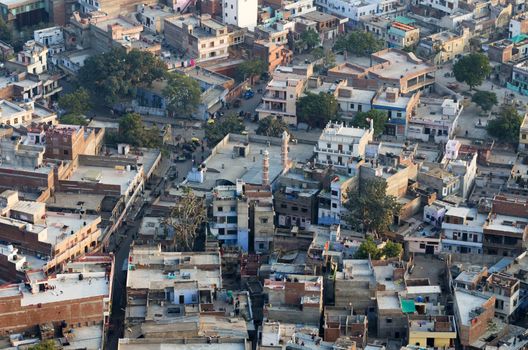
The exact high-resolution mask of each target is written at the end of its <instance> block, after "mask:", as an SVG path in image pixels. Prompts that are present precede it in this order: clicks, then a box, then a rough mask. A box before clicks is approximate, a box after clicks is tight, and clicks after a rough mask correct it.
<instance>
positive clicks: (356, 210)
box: [345, 178, 401, 233]
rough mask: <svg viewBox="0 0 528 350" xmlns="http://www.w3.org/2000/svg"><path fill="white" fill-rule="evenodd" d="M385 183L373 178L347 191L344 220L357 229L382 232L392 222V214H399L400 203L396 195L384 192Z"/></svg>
mask: <svg viewBox="0 0 528 350" xmlns="http://www.w3.org/2000/svg"><path fill="white" fill-rule="evenodd" d="M386 189H387V183H386V182H385V180H383V179H380V178H373V179H369V180H366V181H364V182H362V183H360V185H359V186H357V188H354V189H351V190H349V192H348V200H347V201H346V202H345V207H346V208H347V209H348V215H347V216H346V217H345V220H346V221H347V222H348V224H349V225H350V226H352V227H354V228H355V229H357V230H365V231H367V232H374V233H382V232H384V231H386V230H387V229H388V228H389V226H390V225H391V224H392V221H393V217H394V215H397V214H399V212H400V210H401V205H400V204H399V203H398V202H397V199H396V197H394V196H388V195H387V194H386Z"/></svg>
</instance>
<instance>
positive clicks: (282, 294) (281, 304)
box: [263, 275, 323, 327]
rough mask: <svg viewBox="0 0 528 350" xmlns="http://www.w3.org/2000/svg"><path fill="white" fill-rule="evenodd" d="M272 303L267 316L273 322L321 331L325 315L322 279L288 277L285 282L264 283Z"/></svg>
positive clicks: (266, 313)
mask: <svg viewBox="0 0 528 350" xmlns="http://www.w3.org/2000/svg"><path fill="white" fill-rule="evenodd" d="M263 288H264V290H263V292H264V293H265V294H267V296H268V301H269V303H268V304H267V305H265V306H264V315H265V317H266V318H267V319H268V320H270V321H278V322H285V323H302V324H305V325H312V326H316V327H319V322H320V318H321V316H322V312H323V278H322V277H321V276H306V275H288V276H285V279H284V280H282V281H275V280H270V279H266V280H264V285H263Z"/></svg>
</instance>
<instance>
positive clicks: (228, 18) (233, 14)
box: [222, 0, 258, 31]
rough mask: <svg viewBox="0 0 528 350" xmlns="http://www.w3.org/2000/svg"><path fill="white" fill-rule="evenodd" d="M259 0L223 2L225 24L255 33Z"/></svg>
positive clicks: (230, 0) (225, 0)
mask: <svg viewBox="0 0 528 350" xmlns="http://www.w3.org/2000/svg"><path fill="white" fill-rule="evenodd" d="M257 12H258V1H257V0H223V11H222V17H223V22H224V23H225V24H232V25H235V26H237V27H239V28H247V29H249V30H250V31H253V29H254V28H255V26H256V25H257Z"/></svg>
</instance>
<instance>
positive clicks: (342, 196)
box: [317, 169, 358, 225]
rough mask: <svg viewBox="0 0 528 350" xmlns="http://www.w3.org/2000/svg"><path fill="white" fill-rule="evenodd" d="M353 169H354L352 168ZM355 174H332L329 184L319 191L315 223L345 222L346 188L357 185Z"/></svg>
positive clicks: (332, 223)
mask: <svg viewBox="0 0 528 350" xmlns="http://www.w3.org/2000/svg"><path fill="white" fill-rule="evenodd" d="M354 171H355V169H354ZM357 180H358V177H357V176H342V175H333V176H332V177H331V180H330V184H329V186H328V185H327V186H325V187H323V190H322V191H321V192H319V196H318V201H319V206H318V209H319V210H318V215H317V216H318V217H317V223H318V224H320V225H339V224H343V225H344V224H346V223H345V220H344V217H345V216H344V215H343V214H346V211H347V209H346V208H345V205H344V204H345V202H346V199H347V194H348V190H349V189H351V188H355V187H356V186H357V185H358V181H357Z"/></svg>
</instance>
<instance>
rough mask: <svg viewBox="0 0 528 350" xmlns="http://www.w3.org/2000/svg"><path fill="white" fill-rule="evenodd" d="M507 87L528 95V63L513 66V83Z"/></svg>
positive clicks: (509, 83) (507, 84)
mask: <svg viewBox="0 0 528 350" xmlns="http://www.w3.org/2000/svg"><path fill="white" fill-rule="evenodd" d="M506 87H507V88H508V89H510V90H513V91H517V92H519V93H520V94H521V95H528V61H523V62H520V63H517V64H515V65H514V66H513V70H512V76H511V82H508V83H506Z"/></svg>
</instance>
